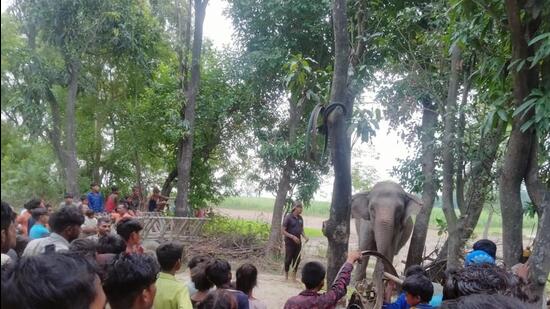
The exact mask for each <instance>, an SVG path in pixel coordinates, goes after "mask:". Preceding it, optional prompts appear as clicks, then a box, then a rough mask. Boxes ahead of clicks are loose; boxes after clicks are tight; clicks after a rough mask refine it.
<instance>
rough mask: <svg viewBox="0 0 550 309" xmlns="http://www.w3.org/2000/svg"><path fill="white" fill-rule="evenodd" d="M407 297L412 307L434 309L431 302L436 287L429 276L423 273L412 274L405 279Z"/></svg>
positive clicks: (404, 287)
mask: <svg viewBox="0 0 550 309" xmlns="http://www.w3.org/2000/svg"><path fill="white" fill-rule="evenodd" d="M403 291H405V299H406V301H407V304H408V305H409V306H410V308H417V309H432V308H433V307H432V306H431V305H430V304H429V302H430V300H431V299H432V296H433V293H434V287H433V285H432V282H431V281H430V279H428V277H426V276H423V275H412V276H409V277H407V278H405V281H403Z"/></svg>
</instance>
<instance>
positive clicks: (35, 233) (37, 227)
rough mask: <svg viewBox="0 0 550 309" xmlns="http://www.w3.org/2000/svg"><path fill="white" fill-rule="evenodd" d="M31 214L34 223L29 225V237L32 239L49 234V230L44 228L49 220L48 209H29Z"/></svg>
mask: <svg viewBox="0 0 550 309" xmlns="http://www.w3.org/2000/svg"><path fill="white" fill-rule="evenodd" d="M31 214H32V217H33V219H34V220H35V222H36V223H35V224H34V225H33V226H32V227H31V230H30V232H29V239H30V240H33V239H38V238H42V237H47V236H48V235H50V231H49V230H48V228H46V225H47V224H48V221H49V220H50V214H49V213H48V210H47V209H46V208H36V209H33V210H32V211H31Z"/></svg>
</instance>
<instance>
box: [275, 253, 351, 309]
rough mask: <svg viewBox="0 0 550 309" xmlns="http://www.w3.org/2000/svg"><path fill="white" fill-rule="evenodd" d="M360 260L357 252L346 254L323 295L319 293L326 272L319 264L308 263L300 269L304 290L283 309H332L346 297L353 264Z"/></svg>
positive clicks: (289, 300)
mask: <svg viewBox="0 0 550 309" xmlns="http://www.w3.org/2000/svg"><path fill="white" fill-rule="evenodd" d="M360 258H361V253H360V252H358V251H350V252H348V257H347V260H346V263H344V265H343V266H342V268H341V269H340V271H339V272H338V276H336V279H335V280H334V283H333V284H332V286H331V287H330V289H329V290H328V291H327V292H326V293H323V294H320V293H319V291H320V290H321V289H322V288H323V285H324V282H325V274H326V270H325V267H324V266H323V264H321V263H319V262H309V263H306V264H305V265H304V268H302V282H303V283H304V285H305V286H306V290H305V291H302V292H301V293H300V294H298V295H297V296H292V297H291V298H289V299H288V300H287V301H286V303H285V307H284V308H285V309H310V308H334V307H335V306H336V304H337V303H338V301H339V300H340V299H341V298H342V297H344V296H345V295H346V292H347V286H348V285H349V282H350V278H351V271H352V270H353V263H355V262H356V261H358V260H359V259H360Z"/></svg>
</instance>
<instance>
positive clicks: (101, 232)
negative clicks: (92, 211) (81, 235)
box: [88, 217, 111, 242]
mask: <svg viewBox="0 0 550 309" xmlns="http://www.w3.org/2000/svg"><path fill="white" fill-rule="evenodd" d="M109 234H111V219H109V217H99V218H98V219H97V234H96V235H91V236H88V238H89V239H91V240H94V241H96V242H97V241H99V239H100V238H102V237H104V236H107V235H109Z"/></svg>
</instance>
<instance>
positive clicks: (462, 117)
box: [456, 64, 471, 213]
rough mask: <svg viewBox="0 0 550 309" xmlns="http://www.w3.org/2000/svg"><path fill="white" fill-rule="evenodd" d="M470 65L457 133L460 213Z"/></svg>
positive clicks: (457, 197) (457, 196) (457, 179)
mask: <svg viewBox="0 0 550 309" xmlns="http://www.w3.org/2000/svg"><path fill="white" fill-rule="evenodd" d="M470 66H471V64H470V65H469V66H468V69H467V70H465V72H464V89H463V92H462V100H461V102H460V116H459V117H458V126H457V135H456V142H457V145H456V149H457V150H456V152H457V159H456V204H457V205H458V209H459V210H460V213H465V212H466V209H464V204H465V203H464V184H465V182H464V157H465V155H464V131H465V130H466V115H465V112H464V109H465V108H466V105H467V104H468V94H469V93H470V69H469V68H470Z"/></svg>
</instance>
